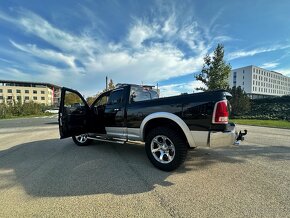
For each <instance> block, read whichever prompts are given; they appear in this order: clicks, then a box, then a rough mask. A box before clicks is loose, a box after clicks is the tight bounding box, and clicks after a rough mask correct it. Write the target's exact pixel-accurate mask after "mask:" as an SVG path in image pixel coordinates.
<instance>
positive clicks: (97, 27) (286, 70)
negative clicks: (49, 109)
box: [0, 0, 290, 96]
mask: <svg viewBox="0 0 290 218" xmlns="http://www.w3.org/2000/svg"><path fill="white" fill-rule="evenodd" d="M289 11H290V1H288V0H279V1H276V2H275V1H272V0H255V1H250V0H244V1H232V0H220V1H214V0H212V1H200V0H196V1H193V0H191V1H189V0H182V1H181V0H180V1H174V0H172V1H171V0H167V1H165V0H164V1H161V0H155V1H153V0H152V1H151V0H144V1H142V0H139V1H137V0H122V1H121V0H119V1H117V0H110V1H103V0H82V1H77V0H58V1H54V0H50V1H39V0H27V1H18V0H17V1H16V0H15V1H13V0H10V1H1V5H0V30H1V34H0V79H10V80H27V81H41V82H50V83H55V84H58V85H61V86H67V87H70V88H74V89H77V90H79V91H80V92H81V93H83V94H85V95H86V96H88V95H93V94H95V93H96V92H97V91H100V90H102V89H103V88H104V84H105V76H106V75H107V76H108V77H109V78H112V79H113V81H114V82H115V83H139V84H140V83H146V84H153V85H154V84H156V83H157V82H158V83H159V85H160V87H161V92H162V95H163V96H166V95H174V94H178V93H180V92H192V90H194V88H196V87H199V86H200V85H201V84H200V83H199V82H197V81H194V73H197V72H200V70H201V68H202V64H203V57H204V56H205V55H206V54H210V53H211V52H212V51H213V49H214V48H215V47H216V45H217V43H223V44H224V46H225V59H226V61H227V62H229V63H230V64H231V65H232V68H237V67H241V66H247V65H257V66H260V67H264V68H266V69H269V70H275V71H278V72H280V73H283V74H285V75H290V61H289V58H290V25H289V20H290V13H289Z"/></svg>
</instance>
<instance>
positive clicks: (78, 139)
mask: <svg viewBox="0 0 290 218" xmlns="http://www.w3.org/2000/svg"><path fill="white" fill-rule="evenodd" d="M72 139H73V141H74V143H75V144H76V145H78V146H86V145H89V144H91V143H92V140H91V139H88V134H81V135H77V136H72Z"/></svg>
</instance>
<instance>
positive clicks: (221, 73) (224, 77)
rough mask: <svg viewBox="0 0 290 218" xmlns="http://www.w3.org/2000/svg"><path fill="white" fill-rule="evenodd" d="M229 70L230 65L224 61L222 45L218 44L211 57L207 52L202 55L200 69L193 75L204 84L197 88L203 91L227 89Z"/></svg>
mask: <svg viewBox="0 0 290 218" xmlns="http://www.w3.org/2000/svg"><path fill="white" fill-rule="evenodd" d="M230 72H231V65H230V64H227V63H226V62H225V61H224V46H223V45H222V44H218V45H217V47H216V49H215V51H214V54H213V57H211V56H210V55H208V54H207V55H206V56H205V57H204V65H203V68H202V71H201V73H200V74H198V75H196V76H195V78H196V80H198V81H201V82H202V83H203V84H204V85H205V86H206V87H205V88H203V87H201V88H198V89H199V90H203V91H210V90H217V89H227V88H228V78H229V75H230Z"/></svg>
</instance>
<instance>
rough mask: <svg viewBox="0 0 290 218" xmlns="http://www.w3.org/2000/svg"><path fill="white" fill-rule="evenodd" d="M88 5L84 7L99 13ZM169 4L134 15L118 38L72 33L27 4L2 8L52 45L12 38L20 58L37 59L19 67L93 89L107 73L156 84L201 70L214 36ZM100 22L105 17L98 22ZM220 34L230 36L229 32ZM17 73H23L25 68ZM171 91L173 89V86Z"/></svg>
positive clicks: (3, 14)
mask: <svg viewBox="0 0 290 218" xmlns="http://www.w3.org/2000/svg"><path fill="white" fill-rule="evenodd" d="M88 10H90V9H88V8H85V10H82V11H85V13H86V14H89V15H90V16H91V17H94V16H93V13H89V12H88ZM170 10H171V9H168V11H167V12H166V13H162V16H161V15H158V16H157V15H156V16H154V19H147V18H144V17H143V18H137V17H134V18H133V19H132V22H131V24H130V25H129V26H128V27H126V33H127V34H125V35H124V37H123V38H122V37H120V39H119V40H109V39H108V38H102V36H103V35H102V34H100V35H92V34H91V33H88V32H90V31H81V33H80V34H76V33H72V32H70V31H67V30H65V29H64V28H61V29H60V28H58V27H57V25H56V24H52V23H51V22H48V21H47V20H45V19H44V18H43V17H41V16H39V15H37V14H35V13H33V12H31V11H28V10H25V9H18V10H17V9H14V13H15V15H14V16H11V15H9V14H7V13H6V12H1V11H0V19H2V20H5V21H6V22H8V23H12V24H13V25H15V27H17V28H18V29H21V30H23V31H24V32H25V33H26V34H28V35H30V36H33V37H37V38H39V39H41V40H43V41H45V42H46V44H49V45H50V46H49V47H45V45H42V46H41V45H39V44H35V43H31V42H29V43H23V42H21V43H19V42H18V41H17V40H15V39H13V38H11V40H10V44H11V45H12V47H13V48H14V49H17V51H21V52H18V53H17V55H18V56H20V58H21V55H22V57H23V60H26V59H27V57H26V56H27V55H28V56H30V57H31V58H35V62H34V63H31V62H28V63H27V64H26V65H25V66H23V67H22V66H21V68H20V67H19V69H18V70H24V71H25V70H26V69H29V71H32V72H33V75H34V76H33V79H35V80H36V79H43V80H47V82H55V81H57V83H58V84H60V83H62V84H60V85H66V86H69V87H75V86H76V87H75V88H81V89H83V90H88V89H91V88H92V87H96V89H101V88H102V87H103V82H100V81H102V80H103V78H104V77H105V76H106V75H108V74H109V76H110V77H111V78H112V79H113V80H114V81H115V82H128V83H141V82H144V83H151V84H152V83H153V84H154V83H156V82H157V81H162V80H167V79H170V78H175V77H178V76H182V75H187V74H190V73H192V72H196V71H199V70H200V69H201V67H202V64H203V57H204V55H205V54H206V53H208V52H209V51H210V49H211V45H210V41H211V40H209V38H208V36H205V34H206V33H205V32H204V31H203V28H202V27H200V25H199V23H198V22H197V21H196V20H194V18H193V17H191V18H188V19H186V20H184V16H181V15H182V14H178V13H180V12H176V11H175V10H171V11H170ZM78 16H79V15H78ZM98 23H102V22H101V21H100V22H96V23H95V24H94V25H98ZM94 28H96V27H95V26H94ZM124 28H125V27H124ZM86 30H87V29H86ZM99 32H101V31H99ZM216 37H220V40H230V39H231V38H230V37H228V36H226V35H220V36H216ZM211 39H214V37H212V38H211ZM180 45H182V46H180ZM184 46H187V48H186V49H184ZM188 51H189V53H190V55H189V54H188ZM30 60H31V59H30ZM32 60H33V59H32ZM60 65H62V66H60ZM63 65H65V66H63ZM15 69H17V68H15ZM18 75H19V78H21V74H18ZM22 76H24V75H22ZM26 78H27V77H26ZM81 84H82V85H81ZM90 84H91V85H90ZM194 84H196V83H194ZM194 84H193V83H188V84H178V85H176V84H175V86H172V87H173V88H176V90H179V91H181V88H183V89H185V90H189V89H190V90H193V89H194V87H195V86H194ZM199 86H200V84H199ZM165 89H166V87H164V90H165ZM166 92H167V93H169V92H172V89H171V91H170V86H169V87H167V91H166ZM177 92H178V91H177ZM189 92H191V91H189Z"/></svg>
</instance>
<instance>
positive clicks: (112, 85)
mask: <svg viewBox="0 0 290 218" xmlns="http://www.w3.org/2000/svg"><path fill="white" fill-rule="evenodd" d="M114 88H115V85H114V82H113V80H112V79H110V81H109V83H108V89H107V90H106V88H105V89H104V90H103V92H106V91H108V90H112V89H114Z"/></svg>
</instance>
